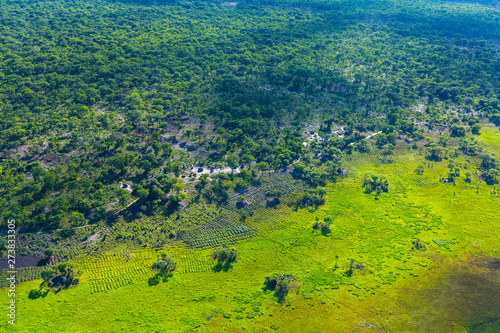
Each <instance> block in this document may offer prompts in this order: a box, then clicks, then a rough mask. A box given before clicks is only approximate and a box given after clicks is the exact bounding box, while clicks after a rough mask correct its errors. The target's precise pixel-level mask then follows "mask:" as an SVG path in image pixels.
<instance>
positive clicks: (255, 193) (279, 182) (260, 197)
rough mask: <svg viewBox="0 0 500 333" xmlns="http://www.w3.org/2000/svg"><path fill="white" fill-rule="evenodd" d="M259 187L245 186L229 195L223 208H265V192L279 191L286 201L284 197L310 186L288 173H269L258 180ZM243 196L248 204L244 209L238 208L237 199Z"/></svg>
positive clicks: (246, 209)
mask: <svg viewBox="0 0 500 333" xmlns="http://www.w3.org/2000/svg"><path fill="white" fill-rule="evenodd" d="M260 181H261V184H260V185H259V186H253V185H250V186H247V187H246V188H245V189H243V190H241V191H235V192H233V193H231V196H230V198H229V200H228V203H227V204H226V205H225V206H224V208H226V209H229V210H239V211H242V210H243V211H251V210H253V209H254V208H258V207H266V203H267V197H266V193H267V192H276V191H281V193H282V195H283V200H284V201H286V195H287V194H290V193H292V192H296V191H304V190H307V189H309V188H310V186H309V185H308V184H307V183H306V182H304V181H303V180H301V179H295V178H293V176H292V175H291V174H290V173H289V172H271V173H267V174H264V175H263V176H262V178H261V179H260ZM241 196H244V197H245V200H246V201H247V202H248V203H250V204H249V205H247V206H246V207H244V208H238V206H237V204H238V198H239V197H241Z"/></svg>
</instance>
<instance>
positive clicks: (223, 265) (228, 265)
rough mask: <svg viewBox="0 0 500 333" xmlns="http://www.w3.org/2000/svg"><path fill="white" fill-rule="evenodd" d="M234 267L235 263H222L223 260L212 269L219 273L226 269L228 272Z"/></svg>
mask: <svg viewBox="0 0 500 333" xmlns="http://www.w3.org/2000/svg"><path fill="white" fill-rule="evenodd" d="M231 267H233V265H231V263H229V262H226V263H222V262H218V263H217V264H216V265H215V266H214V267H213V268H212V270H213V271H214V272H216V273H219V272H221V271H224V272H227V271H229V269H230V268H231Z"/></svg>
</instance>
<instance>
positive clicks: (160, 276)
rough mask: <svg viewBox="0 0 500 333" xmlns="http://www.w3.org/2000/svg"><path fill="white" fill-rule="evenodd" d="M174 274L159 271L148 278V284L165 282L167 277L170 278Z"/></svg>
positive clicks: (153, 284) (154, 284)
mask: <svg viewBox="0 0 500 333" xmlns="http://www.w3.org/2000/svg"><path fill="white" fill-rule="evenodd" d="M173 275H174V274H172V273H168V274H161V273H156V274H155V275H154V276H153V277H150V278H149V279H148V285H149V286H150V287H152V286H156V285H158V284H160V282H167V281H168V280H169V278H171V277H172V276H173Z"/></svg>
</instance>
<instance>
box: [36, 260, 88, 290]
mask: <svg viewBox="0 0 500 333" xmlns="http://www.w3.org/2000/svg"><path fill="white" fill-rule="evenodd" d="M40 275H41V277H42V279H43V281H44V283H45V284H46V285H47V287H49V288H51V289H52V290H54V291H59V290H62V289H66V288H68V287H70V286H72V285H73V286H74V285H77V284H78V282H79V281H78V279H77V276H78V273H77V272H76V271H75V270H74V265H73V263H71V262H62V263H60V264H58V265H57V266H55V267H54V268H46V269H44V270H43V271H42V272H41V273H40Z"/></svg>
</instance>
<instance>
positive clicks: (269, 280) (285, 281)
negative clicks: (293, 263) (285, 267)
mask: <svg viewBox="0 0 500 333" xmlns="http://www.w3.org/2000/svg"><path fill="white" fill-rule="evenodd" d="M292 281H295V277H293V275H291V274H282V273H280V274H274V275H272V276H266V279H265V281H264V285H265V289H267V290H272V291H274V295H275V296H276V297H277V298H278V301H279V302H283V301H284V300H285V296H286V295H287V294H288V292H289V291H290V283H291V282H292Z"/></svg>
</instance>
